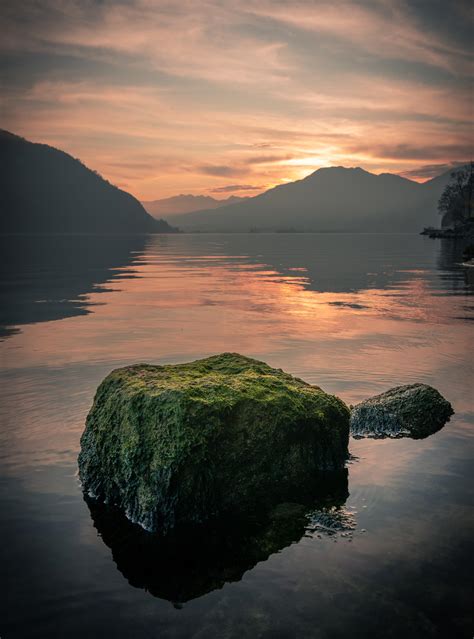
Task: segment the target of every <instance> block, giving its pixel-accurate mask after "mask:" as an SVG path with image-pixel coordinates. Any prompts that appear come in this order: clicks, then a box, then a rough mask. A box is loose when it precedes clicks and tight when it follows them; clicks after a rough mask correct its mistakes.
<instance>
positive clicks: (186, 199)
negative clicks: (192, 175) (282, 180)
mask: <svg viewBox="0 0 474 639" xmlns="http://www.w3.org/2000/svg"><path fill="white" fill-rule="evenodd" d="M243 200H248V198H246V197H237V196H236V195H231V196H230V197H228V198H225V199H224V200H216V199H215V198H213V197H210V196H208V195H175V196H173V197H167V198H164V199H162V200H153V201H151V202H142V204H143V206H144V207H145V209H146V210H147V211H148V213H149V214H150V215H153V217H156V218H158V217H160V216H162V215H165V216H167V217H170V216H171V215H179V214H180V213H192V212H193V211H202V210H204V209H205V210H208V211H210V210H212V209H218V208H220V207H221V206H227V205H228V204H236V203H237V202H242V201H243Z"/></svg>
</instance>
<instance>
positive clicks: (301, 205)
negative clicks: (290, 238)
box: [174, 167, 449, 233]
mask: <svg viewBox="0 0 474 639" xmlns="http://www.w3.org/2000/svg"><path fill="white" fill-rule="evenodd" d="M448 180H449V173H446V174H443V175H441V176H438V177H436V178H434V179H433V180H430V181H429V182H426V183H424V184H419V183H418V182H413V181H412V180H408V179H406V178H403V177H400V176H399V175H393V174H391V173H382V174H381V175H374V174H373V173H369V172H368V171H364V170H363V169H361V168H345V167H331V168H325V169H319V170H317V171H315V172H314V173H312V174H311V175H308V176H307V177H305V178H304V179H302V180H298V181H296V182H289V183H288V184H282V185H280V186H276V187H275V188H273V189H270V190H268V191H265V193H262V194H260V195H257V196H255V197H252V198H248V199H247V200H245V201H244V202H241V203H237V204H231V205H229V206H225V207H223V208H221V209H219V210H217V211H214V210H206V211H199V212H195V213H187V214H185V215H178V216H175V218H174V221H175V222H176V223H177V224H178V225H179V226H180V227H181V228H182V229H184V230H186V231H193V230H198V231H249V230H262V231H265V230H268V231H275V230H276V231H278V230H290V229H291V230H296V231H339V232H341V231H346V232H390V233H392V232H419V231H420V229H422V228H423V227H425V226H439V224H440V220H439V216H438V214H437V203H438V199H439V197H440V195H441V192H442V190H443V188H444V186H445V185H446V184H447V182H448Z"/></svg>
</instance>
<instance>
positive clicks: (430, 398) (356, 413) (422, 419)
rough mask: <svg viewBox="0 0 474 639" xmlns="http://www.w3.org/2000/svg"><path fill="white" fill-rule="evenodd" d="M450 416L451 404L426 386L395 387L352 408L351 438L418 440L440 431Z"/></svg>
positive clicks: (451, 411)
mask: <svg viewBox="0 0 474 639" xmlns="http://www.w3.org/2000/svg"><path fill="white" fill-rule="evenodd" d="M452 414H453V409H452V406H451V404H450V403H449V402H448V401H447V400H446V399H444V397H443V396H442V395H441V394H440V393H439V392H438V391H437V390H436V389H435V388H433V387H431V386H428V385H427V384H409V385H406V386H397V387H395V388H392V389H391V390H389V391H387V392H386V393H382V394H380V395H376V396H374V397H371V398H369V399H366V400H365V401H363V402H361V403H360V404H357V405H356V406H354V408H353V409H352V411H351V419H350V432H351V435H352V436H353V437H372V438H385V437H393V438H396V437H411V438H413V439H421V438H423V437H428V435H431V434H433V433H435V432H436V431H438V430H440V429H441V428H442V427H443V426H444V425H445V424H446V422H447V421H448V420H449V418H450V416H451V415H452Z"/></svg>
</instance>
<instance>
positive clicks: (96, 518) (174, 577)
mask: <svg viewBox="0 0 474 639" xmlns="http://www.w3.org/2000/svg"><path fill="white" fill-rule="evenodd" d="M347 478H348V474H347V470H344V471H340V472H334V473H328V474H325V475H324V476H323V477H320V478H318V481H317V482H316V484H315V486H317V490H315V491H314V492H313V491H312V495H311V496H310V494H307V495H302V494H301V493H300V494H299V495H298V499H299V501H298V502H286V503H282V504H278V505H276V506H275V505H274V506H272V507H270V508H269V509H268V510H266V511H259V512H258V513H257V514H255V516H254V518H253V519H249V518H248V517H246V518H245V519H244V518H238V519H237V518H235V519H232V518H226V519H225V520H219V521H218V522H215V523H214V524H209V525H206V526H193V527H191V526H187V527H185V528H181V529H177V530H174V531H173V532H172V533H170V534H168V535H167V536H165V537H160V536H159V535H156V534H152V533H148V532H146V531H144V530H143V529H142V528H140V527H139V526H137V525H135V524H132V523H131V522H130V521H129V520H128V519H126V518H125V517H124V516H123V515H122V514H121V513H119V512H117V511H116V510H114V509H112V508H110V507H108V506H105V505H104V504H101V503H98V502H96V501H93V500H91V499H90V498H87V497H85V501H86V503H87V505H88V506H89V509H90V513H91V516H92V519H93V522H94V526H95V527H96V529H97V531H98V533H99V535H100V536H101V537H102V539H103V541H104V543H105V544H106V545H107V546H109V547H110V548H111V550H112V556H113V559H114V561H115V563H116V565H117V569H118V570H119V571H120V572H121V573H122V574H123V576H124V577H125V578H126V579H127V580H128V582H129V583H130V584H131V585H132V586H134V587H136V588H143V589H145V590H147V591H148V592H150V594H152V595H153V596H154V597H159V598H160V599H167V600H168V601H171V602H173V603H174V604H181V603H184V602H186V601H189V600H191V599H195V598H197V597H201V596H202V595H204V594H206V593H208V592H210V591H212V590H216V589H219V588H222V587H223V586H224V584H225V583H228V582H232V581H240V579H242V576H243V574H244V573H245V572H247V571H248V570H250V569H251V568H253V567H254V566H255V565H256V564H257V563H259V562H261V561H265V560H266V559H268V557H269V556H270V555H272V554H274V553H276V552H279V551H280V550H282V549H283V548H285V547H286V546H289V545H290V544H292V543H294V542H297V541H299V540H300V539H301V538H302V537H303V535H305V534H314V535H320V534H326V535H333V534H335V533H336V532H338V533H341V534H351V532H352V530H353V528H354V521H353V517H352V516H351V515H350V514H348V513H347V512H346V511H345V510H344V508H343V506H344V504H345V501H346V499H347V497H348V496H349V493H348V488H347Z"/></svg>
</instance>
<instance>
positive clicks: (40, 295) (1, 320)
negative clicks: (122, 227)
mask: <svg viewBox="0 0 474 639" xmlns="http://www.w3.org/2000/svg"><path fill="white" fill-rule="evenodd" d="M145 241H146V238H145V236H128V237H125V236H97V235H95V236H94V235H56V236H52V235H50V236H47V235H37V236H1V235H0V256H1V257H0V267H1V273H2V277H1V281H0V309H1V310H0V339H1V338H2V337H8V336H9V335H13V334H15V333H17V332H18V326H19V325H22V324H32V323H36V322H49V321H52V320H58V319H63V318H65V317H74V316H76V315H84V314H86V313H89V312H91V306H92V305H93V303H92V302H91V301H90V300H89V299H88V298H87V295H88V294H90V293H91V292H92V291H96V290H100V289H99V286H100V285H102V284H103V283H104V282H106V281H108V280H110V279H112V278H114V277H118V276H120V277H125V273H124V269H125V268H126V267H128V266H129V265H130V264H131V263H132V262H133V260H134V258H135V255H136V253H137V252H140V251H142V250H143V248H144V246H145ZM128 276H129V277H130V276H131V274H130V273H129V274H128Z"/></svg>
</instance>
